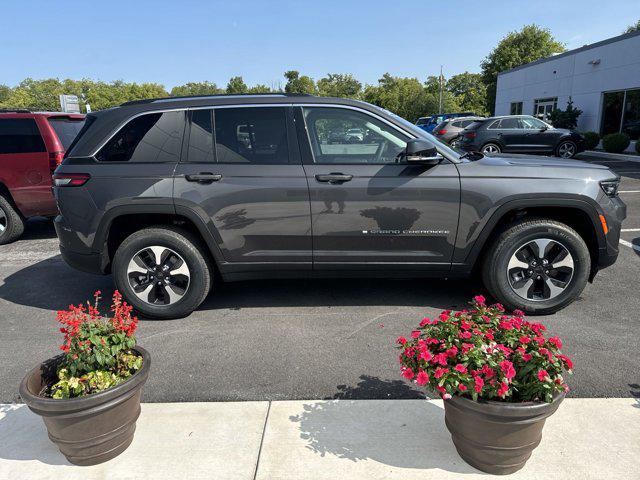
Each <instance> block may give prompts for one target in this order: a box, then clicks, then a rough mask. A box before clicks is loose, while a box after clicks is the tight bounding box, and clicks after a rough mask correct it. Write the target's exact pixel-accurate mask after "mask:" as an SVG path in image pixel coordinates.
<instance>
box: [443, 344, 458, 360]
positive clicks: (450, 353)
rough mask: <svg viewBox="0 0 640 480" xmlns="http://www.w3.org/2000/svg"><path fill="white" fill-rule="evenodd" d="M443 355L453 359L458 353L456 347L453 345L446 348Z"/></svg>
mask: <svg viewBox="0 0 640 480" xmlns="http://www.w3.org/2000/svg"><path fill="white" fill-rule="evenodd" d="M444 353H446V354H447V357H449V358H453V357H455V356H456V354H457V353H458V347H456V346H455V345H454V346H453V347H451V348H448V349H447V350H446V351H445V352H444Z"/></svg>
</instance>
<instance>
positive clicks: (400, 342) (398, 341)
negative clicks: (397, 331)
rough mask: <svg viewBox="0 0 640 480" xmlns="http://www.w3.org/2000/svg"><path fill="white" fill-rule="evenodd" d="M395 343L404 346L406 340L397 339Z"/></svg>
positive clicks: (402, 338)
mask: <svg viewBox="0 0 640 480" xmlns="http://www.w3.org/2000/svg"><path fill="white" fill-rule="evenodd" d="M387 341H388V340H387ZM396 343H398V344H400V345H404V344H405V343H407V339H406V338H404V337H398V339H397V340H396Z"/></svg>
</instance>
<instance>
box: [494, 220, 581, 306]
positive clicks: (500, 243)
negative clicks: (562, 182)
mask: <svg viewBox="0 0 640 480" xmlns="http://www.w3.org/2000/svg"><path fill="white" fill-rule="evenodd" d="M542 238H546V239H551V240H554V241H556V242H560V243H561V244H562V245H563V246H564V247H565V248H566V249H567V250H568V252H569V253H570V254H571V256H572V257H573V264H574V270H573V276H572V277H571V279H570V280H569V283H568V285H567V286H566V288H565V289H564V291H563V292H562V293H560V294H559V295H557V296H556V297H553V298H549V299H546V300H544V299H538V300H536V299H532V300H529V299H525V298H524V297H521V296H520V295H518V294H517V293H516V292H515V291H514V290H513V289H512V288H511V285H510V283H509V276H508V274H507V266H508V265H509V260H510V259H511V258H512V255H514V254H515V252H516V251H518V250H519V249H520V248H521V247H522V246H523V245H525V244H526V243H528V242H530V241H532V240H535V239H542ZM590 270H591V256H590V255H589V248H588V247H587V245H586V243H585V242H584V240H583V239H582V237H581V236H580V235H579V234H578V232H576V231H575V230H574V229H573V228H571V227H569V226H568V225H565V224H563V223H560V222H557V221H554V220H545V219H531V220H524V221H520V222H518V223H515V224H511V225H510V226H509V227H507V228H506V229H505V230H503V231H502V232H501V233H500V234H499V235H498V237H497V238H496V239H495V240H494V241H493V245H492V246H491V247H490V248H489V250H488V251H487V253H486V256H485V260H484V263H483V265H482V281H483V283H484V285H485V287H486V288H487V290H488V291H489V293H490V294H491V295H492V296H493V297H494V298H495V299H496V300H497V301H498V302H500V303H502V304H503V305H504V306H505V307H506V308H507V309H508V310H514V309H520V310H523V311H524V312H527V313H529V314H532V315H545V314H550V313H555V312H557V311H558V310H561V309H562V308H564V307H565V306H567V305H568V304H570V303H571V302H573V301H574V300H575V299H576V298H577V297H578V296H579V295H580V293H581V292H582V290H583V289H584V287H585V285H586V284H587V280H588V278H589V273H590Z"/></svg>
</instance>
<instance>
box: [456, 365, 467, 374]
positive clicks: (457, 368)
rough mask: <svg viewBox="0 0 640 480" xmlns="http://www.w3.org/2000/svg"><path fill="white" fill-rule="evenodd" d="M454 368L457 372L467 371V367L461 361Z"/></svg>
mask: <svg viewBox="0 0 640 480" xmlns="http://www.w3.org/2000/svg"><path fill="white" fill-rule="evenodd" d="M454 370H455V371H456V372H460V373H467V367H465V366H464V365H463V364H461V363H459V364H457V365H456V366H455V367H454Z"/></svg>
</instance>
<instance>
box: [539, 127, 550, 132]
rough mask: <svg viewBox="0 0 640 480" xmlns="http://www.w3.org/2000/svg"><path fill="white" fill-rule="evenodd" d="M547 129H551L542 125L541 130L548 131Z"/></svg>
mask: <svg viewBox="0 0 640 480" xmlns="http://www.w3.org/2000/svg"><path fill="white" fill-rule="evenodd" d="M547 130H549V127H540V131H541V132H546V131H547Z"/></svg>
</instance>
